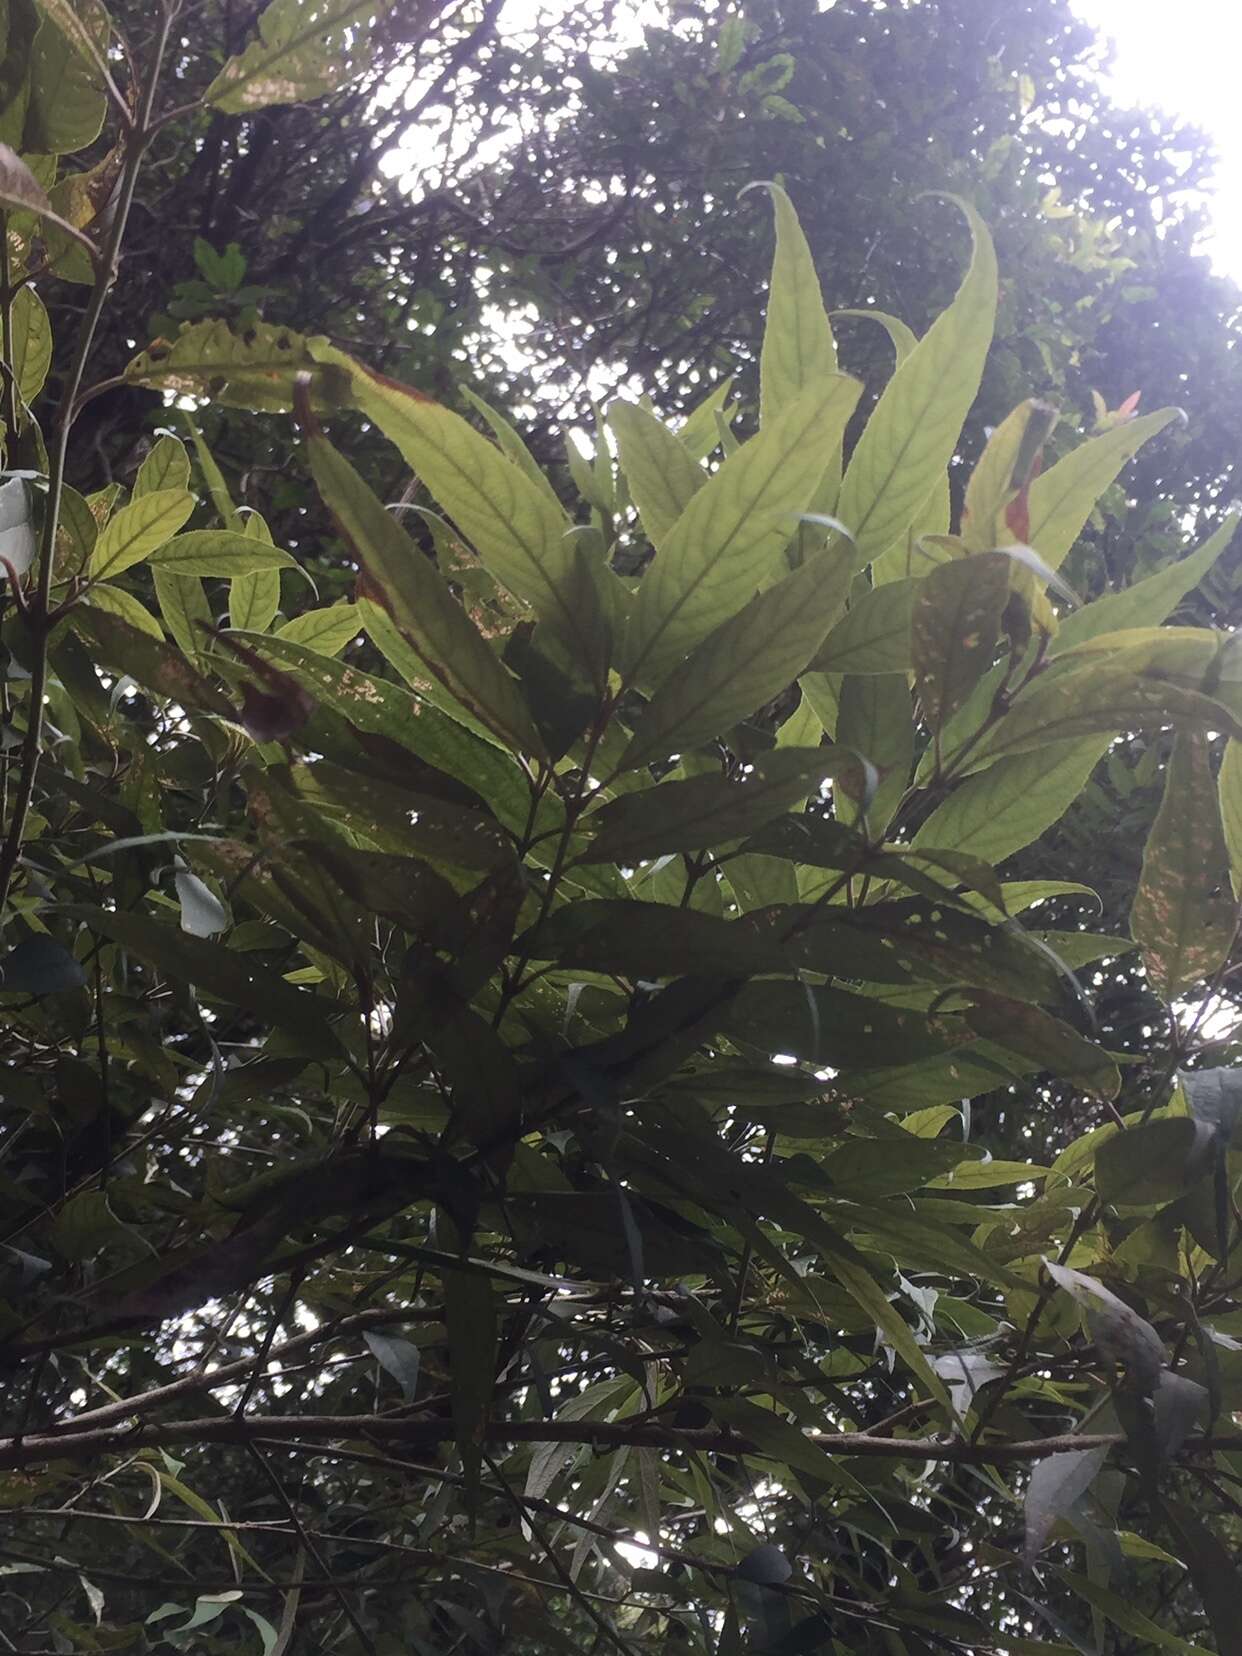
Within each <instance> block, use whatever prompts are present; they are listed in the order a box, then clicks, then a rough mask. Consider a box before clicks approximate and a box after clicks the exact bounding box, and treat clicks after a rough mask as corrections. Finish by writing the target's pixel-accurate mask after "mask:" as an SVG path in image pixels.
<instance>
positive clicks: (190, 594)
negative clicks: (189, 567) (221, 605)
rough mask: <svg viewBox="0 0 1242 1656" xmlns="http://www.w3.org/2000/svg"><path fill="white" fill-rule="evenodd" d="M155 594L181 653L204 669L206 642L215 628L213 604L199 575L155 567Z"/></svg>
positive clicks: (166, 623)
mask: <svg viewBox="0 0 1242 1656" xmlns="http://www.w3.org/2000/svg"><path fill="white" fill-rule="evenodd" d="M153 574H154V580H155V596H156V599H157V600H158V602H159V606H160V615H161V616H162V617H163V621H164V625H165V626H166V627H167V628H168V630H169V632H170V633H171V634H172V635H173V637H174V638H175V639H176V641H177V645H178V647H179V648H180V650H181V651H182V653H183V654H184V655H185V656H187V657H188V658H189V660H190V661H192V662H193V663H194V665H195V667H196V668H197V669H198V670H199V672H200V673H201V672H202V671H203V653H204V652H203V646H204V645H205V644H206V643H207V642H208V640H209V638H210V636H211V629H212V614H211V605H210V604H209V603H208V602H207V594H206V593H205V592H204V591H203V583H202V581H200V580H199V578H198V576H197V575H179V574H177V573H176V572H175V571H174V570H172V569H163V568H159V567H157V568H156V569H155V570H154V571H153Z"/></svg>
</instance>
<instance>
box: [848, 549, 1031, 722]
mask: <svg viewBox="0 0 1242 1656" xmlns="http://www.w3.org/2000/svg"><path fill="white" fill-rule="evenodd" d="M896 586H897V583H895V582H894V583H892V584H891V585H889V586H883V587H880V588H878V589H877V591H876V593H874V594H873V597H881V596H883V595H884V594H885V593H888V592H892V591H894V590H895V589H896ZM1008 596H1009V564H1008V561H1007V559H1006V558H1005V556H1004V554H1003V553H1001V552H978V553H975V554H974V555H973V556H972V557H966V558H956V559H954V561H953V562H952V563H946V564H941V565H940V566H939V568H938V569H933V570H932V572H931V574H930V575H928V576H927V577H926V578H925V579H924V580H922V581H920V582H919V584H918V592H917V595H916V597H915V601H914V608H913V610H912V612H911V617H910V654H911V657H912V662H913V666H914V676H915V682H916V685H917V688H918V694H919V703H920V706H921V708H922V712H923V718H924V719H925V721H926V722H927V724H928V725H929V726H930V727H931V729H932V731H933V733H935V734H936V735H937V736H939V733H940V731H941V730H942V729H943V728H944V726H945V724H946V722H947V721H948V719H949V718H950V717H951V716H952V714H953V713H955V712H956V711H957V709H958V708H959V707H960V706H961V705H962V703H963V702H964V701H965V700H966V697H967V696H968V695H969V693H970V691H971V689H972V688H973V686H974V684H975V681H976V680H977V679H978V678H979V677H980V676H981V675H982V674H983V673H984V672H986V670H987V669H988V668H989V667H990V666H991V665H992V657H993V655H994V654H995V652H996V640H997V638H998V637H999V635H1000V619H1001V611H1002V610H1003V609H1004V607H1005V603H1006V600H1007V599H1008Z"/></svg>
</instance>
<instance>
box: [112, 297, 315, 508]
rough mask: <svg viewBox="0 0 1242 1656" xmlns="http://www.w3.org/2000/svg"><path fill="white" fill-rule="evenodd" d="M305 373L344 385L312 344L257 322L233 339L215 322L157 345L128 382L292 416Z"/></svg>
mask: <svg viewBox="0 0 1242 1656" xmlns="http://www.w3.org/2000/svg"><path fill="white" fill-rule="evenodd" d="M301 373H309V374H310V375H311V378H312V383H314V384H318V383H319V382H321V381H323V380H324V379H325V378H326V377H334V378H335V379H336V380H337V381H340V382H341V383H342V386H343V383H344V380H343V376H342V375H340V374H339V373H337V374H335V376H331V375H328V374H326V373H325V370H324V369H322V368H321V367H319V365H318V364H317V363H316V361H315V359H314V358H313V357H312V356H311V355H310V353H309V350H308V344H307V341H306V340H305V339H303V338H302V336H301V335H300V334H296V333H292V332H291V331H290V330H289V329H288V328H280V327H277V326H275V325H274V324H273V323H270V322H253V323H250V324H248V325H247V327H246V328H245V329H244V330H243V331H242V332H241V333H234V332H233V330H232V329H231V328H230V327H229V324H228V323H227V322H219V321H216V322H194V323H188V324H187V325H186V326H185V327H183V328H182V330H181V332H180V333H179V334H178V335H177V337H176V339H174V340H173V341H172V342H171V343H169V341H167V340H157V341H156V342H155V343H154V344H153V345H150V346H148V348H147V349H146V350H145V351H143V352H142V353H141V355H139V356H136V357H135V358H134V359H133V360H132V361H131V362H130V363H129V365H128V366H127V367H126V369H125V379H126V380H127V382H128V383H129V384H131V385H147V386H150V388H151V389H152V390H153V391H166V392H168V393H170V394H171V396H173V397H205V396H210V398H211V400H212V402H213V403H218V404H222V405H223V406H225V407H228V408H253V409H261V410H265V411H266V412H268V413H274V414H287V413H288V412H289V411H290V410H291V409H292V407H293V387H294V382H295V381H296V379H297V377H298V375H299V374H301ZM225 521H226V522H227V521H228V520H227V518H226V520H225Z"/></svg>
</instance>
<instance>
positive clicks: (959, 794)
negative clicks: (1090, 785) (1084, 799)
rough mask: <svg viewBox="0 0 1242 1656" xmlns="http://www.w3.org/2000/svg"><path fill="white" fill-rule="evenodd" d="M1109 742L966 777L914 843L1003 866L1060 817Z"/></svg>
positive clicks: (1092, 739)
mask: <svg viewBox="0 0 1242 1656" xmlns="http://www.w3.org/2000/svg"><path fill="white" fill-rule="evenodd" d="M1111 742H1112V738H1111V736H1108V735H1104V736H1088V737H1086V738H1085V739H1084V740H1082V741H1077V742H1062V743H1060V744H1059V745H1056V746H1053V747H1050V748H1043V749H1040V750H1038V751H1036V752H1033V753H1021V754H1017V755H1015V756H1014V757H1013V758H1010V759H1002V760H1000V761H999V762H998V763H997V764H995V765H991V766H989V767H988V769H986V770H983V771H979V772H977V773H976V774H975V775H974V776H968V777H967V778H966V779H965V781H964V782H962V783H960V784H959V785H958V786H957V787H956V788H955V789H954V790H953V792H952V793H951V794H950V795H949V797H948V798H947V799H946V800H944V801H943V803H942V804H940V805H937V807H936V808H935V810H934V811H933V812H932V813H931V815H930V816H929V817H928V818H927V820H926V822H924V824H923V826H922V827H921V828H920V829H919V831H918V833H917V834H916V835H915V836H914V841H913V844H914V845H915V846H916V847H917V846H924V845H926V846H944V847H952V848H953V849H954V850H958V851H969V852H970V853H971V854H972V855H973V856H976V857H980V858H982V859H983V861H984V862H988V863H993V864H995V863H1000V862H1003V861H1004V860H1005V858H1006V857H1009V856H1012V855H1013V853H1014V852H1015V851H1020V850H1021V849H1022V848H1023V846H1026V845H1029V844H1030V843H1031V842H1032V840H1036V839H1038V838H1039V836H1040V835H1041V834H1042V833H1043V832H1044V831H1045V829H1048V828H1051V827H1052V825H1053V823H1054V822H1058V821H1059V820H1060V819H1061V817H1062V816H1064V814H1065V812H1066V811H1067V810H1068V809H1069V807H1070V806H1071V805H1072V804H1073V802H1074V800H1075V799H1077V798H1078V795H1079V794H1080V793H1081V792H1082V790H1083V789H1084V788H1085V787H1086V785H1087V781H1088V779H1089V778H1090V775H1091V772H1092V771H1093V770H1094V769H1095V767H1096V765H1097V764H1098V763H1099V760H1100V759H1101V757H1102V756H1103V754H1104V753H1105V751H1106V750H1107V749H1108V748H1109V746H1110V745H1111Z"/></svg>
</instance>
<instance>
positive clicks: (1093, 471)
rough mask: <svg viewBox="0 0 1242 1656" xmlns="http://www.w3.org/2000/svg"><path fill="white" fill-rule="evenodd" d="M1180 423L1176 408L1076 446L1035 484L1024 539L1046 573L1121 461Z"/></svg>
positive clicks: (1075, 534) (1060, 557)
mask: <svg viewBox="0 0 1242 1656" xmlns="http://www.w3.org/2000/svg"><path fill="white" fill-rule="evenodd" d="M1184 417H1185V416H1184V415H1183V414H1182V412H1181V410H1180V409H1177V408H1161V409H1158V410H1157V411H1156V413H1154V414H1144V415H1143V416H1142V417H1141V418H1140V419H1137V420H1131V421H1130V422H1129V423H1128V424H1126V425H1123V426H1117V427H1116V428H1115V429H1114V430H1112V431H1106V432H1105V433H1104V434H1103V435H1102V436H1100V437H1092V438H1090V439H1089V440H1088V441H1087V442H1085V443H1081V444H1080V445H1079V446H1078V447H1077V448H1076V449H1073V450H1071V452H1070V453H1069V454H1067V455H1066V456H1065V458H1064V459H1062V460H1058V461H1057V462H1056V464H1055V465H1053V466H1049V467H1048V470H1047V471H1046V472H1044V473H1043V474H1042V475H1041V476H1039V477H1037V478H1036V479H1035V481H1034V482H1033V483H1032V484H1031V487H1030V495H1029V515H1030V516H1029V530H1030V532H1029V534H1027V535H1026V536H1025V537H1024V538H1025V539H1026V540H1027V541H1029V542H1030V544H1031V545H1032V546H1033V547H1034V548H1035V550H1036V551H1037V552H1038V553H1039V555H1040V557H1041V558H1042V559H1043V560H1044V562H1045V563H1046V564H1047V565H1048V567H1049V569H1059V568H1060V566H1061V564H1062V562H1063V561H1064V559H1065V556H1066V554H1067V553H1068V551H1069V550H1070V548H1071V547H1072V546H1073V544H1074V542H1075V541H1076V540H1077V539H1078V537H1079V535H1081V533H1082V531H1083V527H1084V525H1085V524H1086V521H1087V519H1088V518H1089V517H1090V516H1091V514H1092V512H1093V511H1094V510H1095V507H1096V503H1097V502H1098V500H1099V498H1100V496H1101V495H1102V494H1103V493H1104V491H1105V489H1107V488H1108V486H1109V484H1110V483H1111V482H1112V481H1113V479H1114V478H1115V477H1116V476H1117V474H1118V472H1119V471H1120V470H1121V468H1122V467H1123V466H1124V465H1125V463H1126V461H1127V460H1129V459H1130V458H1131V457H1132V456H1133V455H1135V454H1137V453H1138V451H1139V449H1140V448H1142V446H1143V444H1144V443H1145V442H1146V441H1147V439H1148V438H1149V437H1154V436H1155V435H1156V433H1157V432H1158V431H1163V430H1164V428H1165V426H1167V425H1168V424H1169V423H1170V421H1172V420H1178V419H1183V418H1184Z"/></svg>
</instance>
